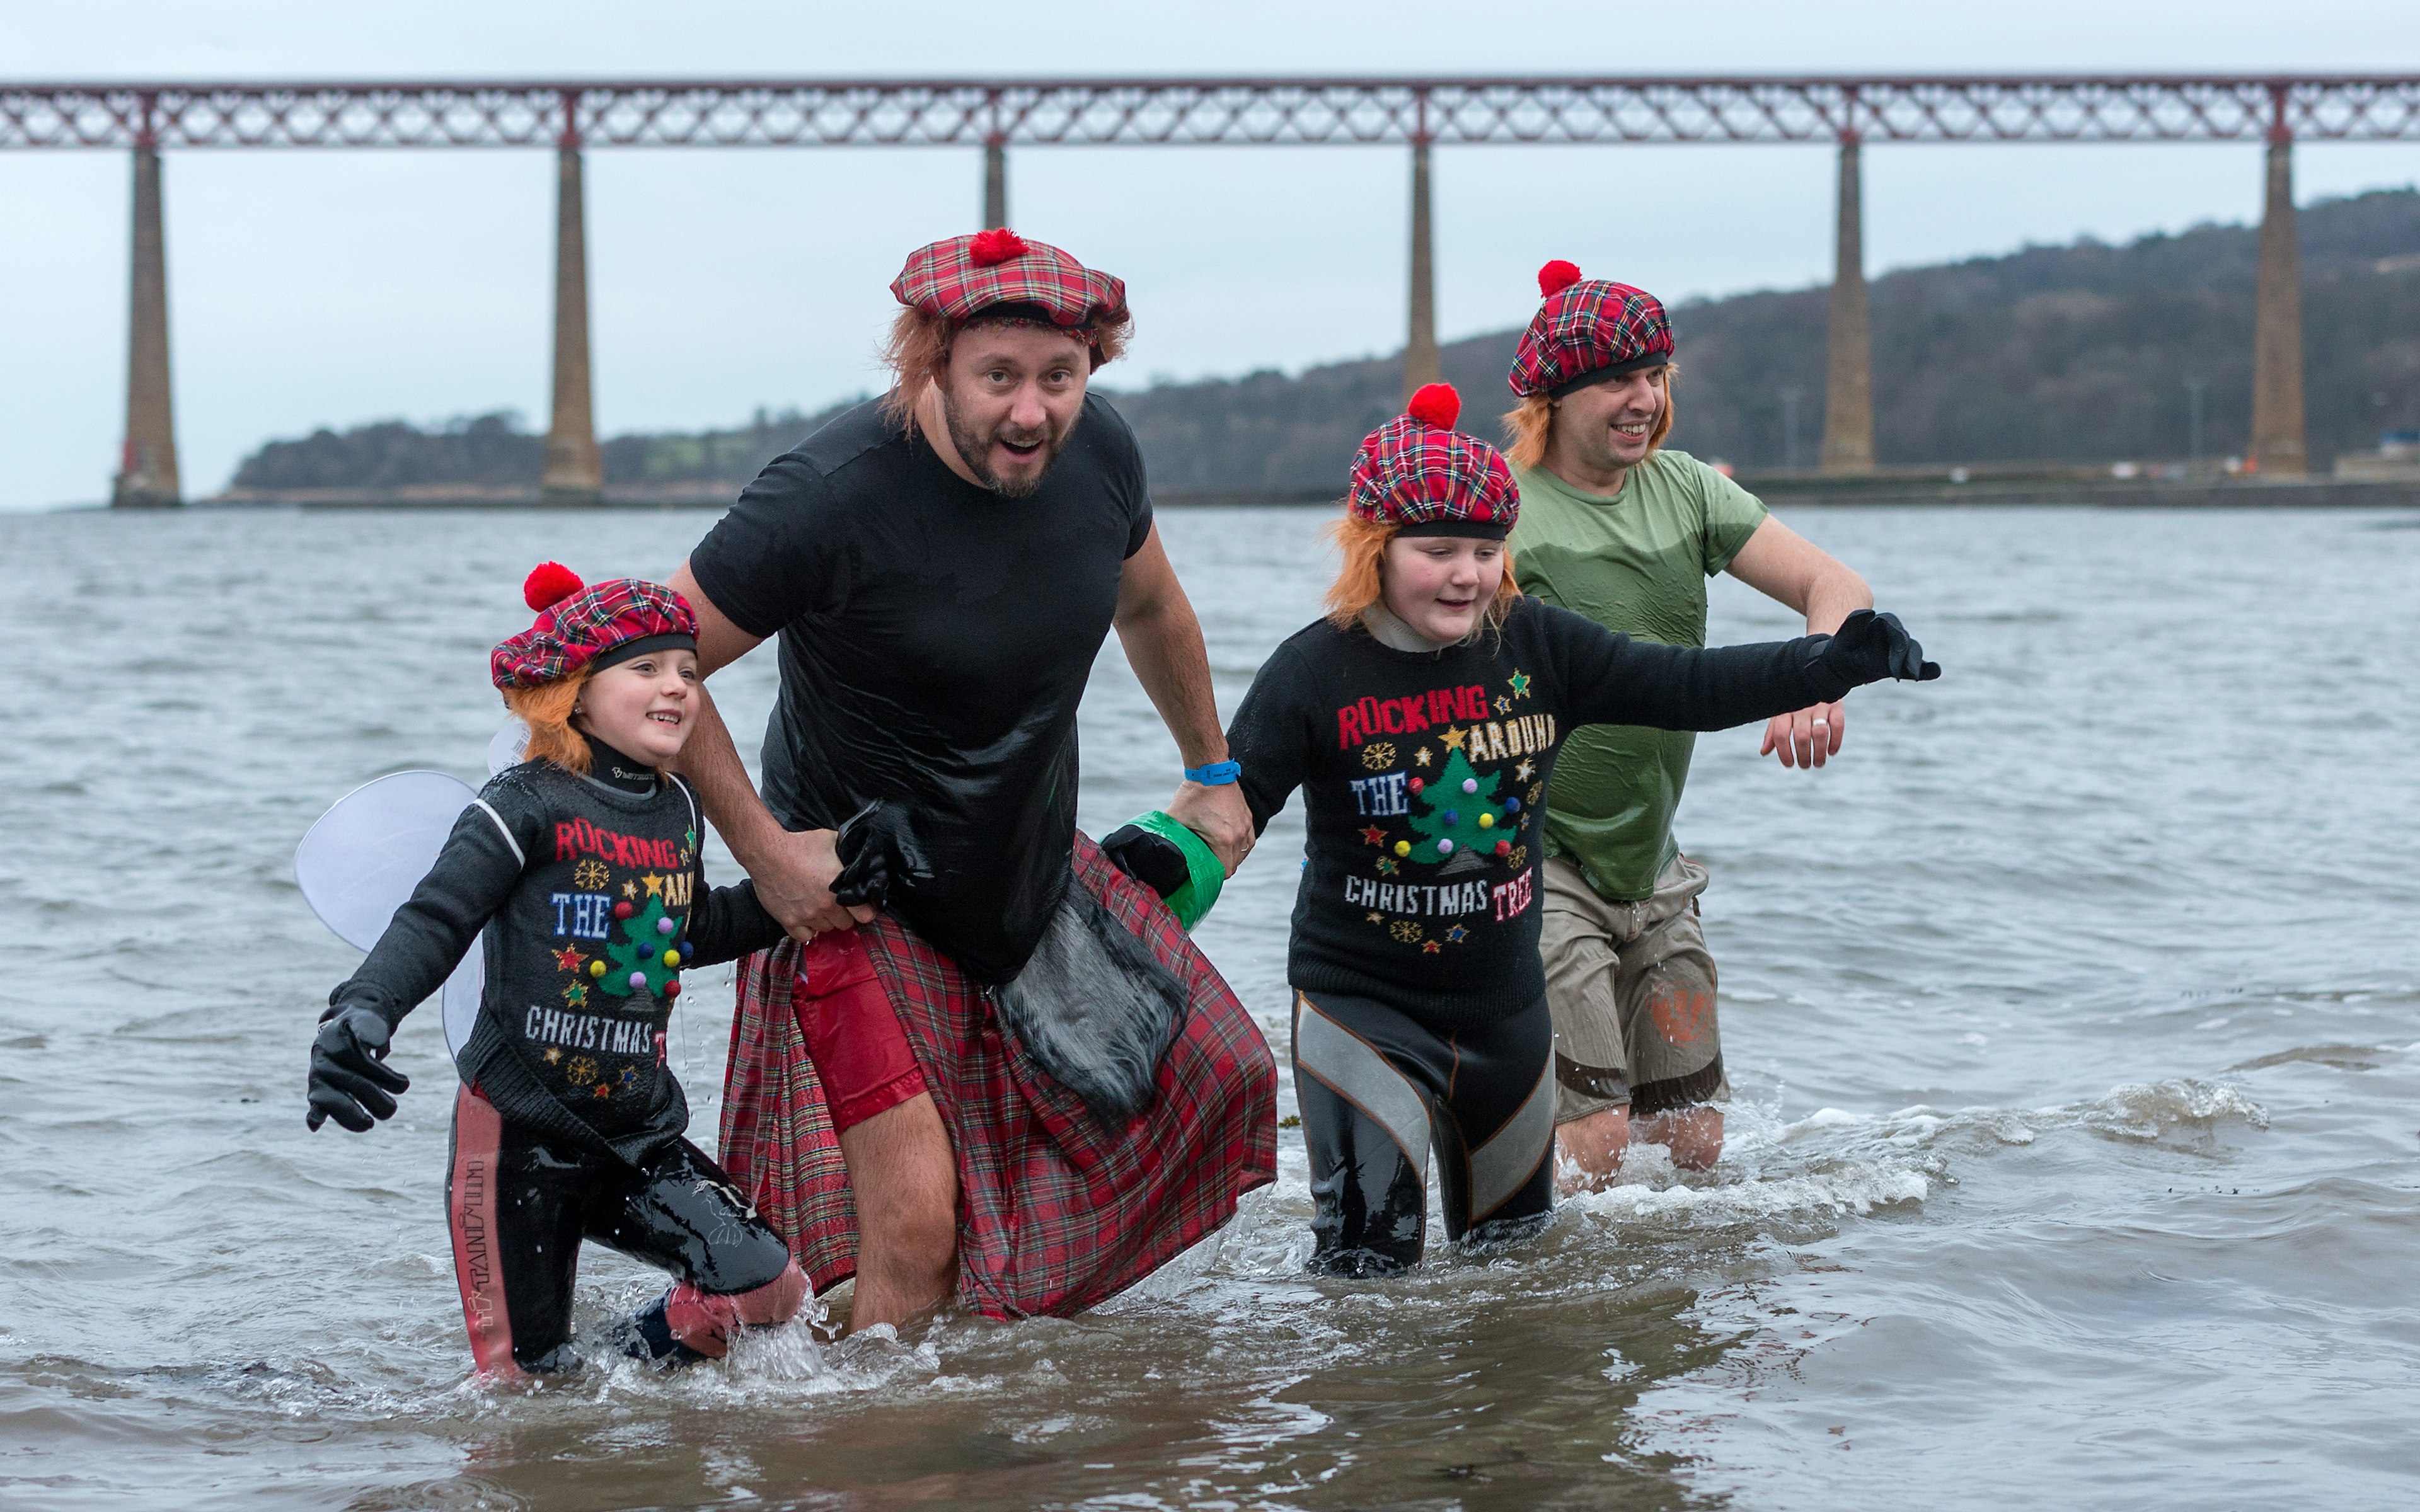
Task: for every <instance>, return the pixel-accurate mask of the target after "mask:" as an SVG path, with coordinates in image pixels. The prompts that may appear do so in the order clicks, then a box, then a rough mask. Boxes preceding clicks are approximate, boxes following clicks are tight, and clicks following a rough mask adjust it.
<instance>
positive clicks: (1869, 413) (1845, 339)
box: [1823, 130, 1874, 473]
mask: <svg viewBox="0 0 2420 1512" xmlns="http://www.w3.org/2000/svg"><path fill="white" fill-rule="evenodd" d="M1824 346H1825V351H1824V363H1823V365H1824V377H1823V471H1826V472H1847V473H1855V472H1871V471H1873V470H1874V348H1873V336H1872V334H1871V332H1870V330H1869V327H1868V325H1867V323H1866V211H1865V177H1864V170H1863V168H1862V166H1861V165H1860V162H1859V159H1858V143H1857V133H1856V131H1854V130H1850V131H1842V132H1841V133H1840V185H1839V200H1838V214H1837V218H1836V220H1835V223H1834V225H1833V236H1832V318H1831V322H1830V326H1829V328H1828V330H1827V332H1826V333H1825V336H1824Z"/></svg>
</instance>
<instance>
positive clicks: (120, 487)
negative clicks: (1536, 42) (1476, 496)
mask: <svg viewBox="0 0 2420 1512" xmlns="http://www.w3.org/2000/svg"><path fill="white" fill-rule="evenodd" d="M2298 140H2315V141H2338V142H2348V141H2349V142H2385V141H2400V142H2410V141H2420V77H2381V76H2361V75H2352V74H2326V75H2319V74H2313V75H2297V76H2290V77H2288V76H2277V77H2250V76H2222V75H2207V76H2185V75H2140V76H2114V75H2112V76H2101V75H2067V76H2040V77H1984V76H1974V77H1922V78H1917V77H1876V78H1850V77H1837V76H1824V77H1801V78H1783V77H1771V78H1682V77H1637V78H1577V77H1574V78H1550V77H1541V78H1328V79H1316V78H1300V79H1177V78H1161V79H1024V80H972V79H925V80H910V79H901V80H876V79H834V80H795V79H789V80H784V79H769V80H754V81H749V80H725V81H680V80H654V81H625V82H613V81H596V80H586V81H583V80H557V81H548V82H523V83H516V82H505V81H493V82H474V83H425V82H410V81H394V82H376V83H335V84H319V83H306V82H289V83H274V84H233V83H220V84H174V83H151V84H30V85H8V84H0V150H8V149H36V148H76V147H83V148H109V147H116V148H123V149H126V150H127V151H129V152H130V154H131V155H132V163H133V210H134V214H133V259H132V279H131V284H132V290H131V300H132V318H131V320H130V323H129V332H128V341H127V381H126V440H125V445H124V449H123V454H122V459H121V463H120V467H119V471H118V473H117V476H116V482H115V485H114V487H113V490H112V498H113V501H115V502H117V503H122V504H163V503H175V502H178V501H179V500H180V499H181V496H182V491H181V488H180V486H179V484H178V473H177V444H176V427H175V422H174V412H173V407H172V405H171V403H170V393H169V369H168V320H167V251H166V246H165V242H164V239H163V234H162V229H161V214H160V205H161V153H162V152H163V150H164V149H170V148H174V149H178V150H183V149H187V148H191V149H194V150H208V151H214V150H224V149H229V148H242V147H291V148H303V149H310V148H334V147H346V148H371V149H376V148H390V149H392V148H433V147H467V148H480V147H489V148H494V147H527V148H552V149H553V151H554V152H555V154H556V163H557V174H556V179H555V182H556V196H557V198H556V220H555V237H556V239H555V308H554V369H553V409H552V417H551V424H550V426H549V429H548V433H547V445H546V471H545V477H544V486H545V489H546V491H547V493H548V495H549V496H550V497H555V498H561V499H566V500H577V499H582V498H595V497H597V495H598V492H599V490H600V488H601V486H602V483H603V469H602V467H601V464H600V462H599V458H598V455H597V436H596V426H595V423H594V420H593V417H592V410H591V405H590V399H589V340H588V260H587V244H586V232H585V225H586V212H585V206H584V200H583V194H582V161H583V155H584V154H585V153H586V152H587V151H589V150H591V149H603V148H615V147H971V148H980V149H981V150H982V152H983V160H984V168H983V183H984V193H983V204H984V224H986V225H998V224H1002V223H1003V222H1004V221H1005V219H1006V207H1007V154H1008V149H1009V148H1010V147H1057V146H1134V147H1160V146H1218V145H1232V146H1249V147H1280V146H1293V147H1320V146H1338V145H1342V146H1371V145H1396V146H1402V147H1408V148H1409V149H1410V158H1411V164H1410V166H1411V185H1410V187H1411V247H1410V258H1411V280H1410V282H1411V298H1410V310H1409V330H1408V332H1407V336H1406V341H1405V347H1404V386H1405V389H1406V391H1407V392H1408V391H1409V390H1410V389H1411V388H1413V387H1416V386H1417V385H1419V384H1420V383H1423V382H1426V381H1429V380H1431V379H1433V378H1435V376H1436V372H1437V346H1436V330H1435V271H1434V267H1435V265H1434V261H1433V257H1432V253H1431V224H1432V220H1431V209H1430V193H1429V174H1430V155H1431V152H1432V149H1434V148H1435V147H1439V146H1451V147H1463V146H1471V147H1481V146H1549V145H1556V144H1592V145H1608V144H1619V143H1697V144H1713V143H1732V144H1757V143H1808V142H1823V143H1831V144H1833V145H1834V146H1835V147H1837V149H1838V158H1839V181H1838V188H1839V193H1838V225H1837V231H1836V243H1835V244H1836V249H1837V256H1836V262H1835V265H1834V276H1833V284H1832V302H1831V325H1830V337H1829V341H1830V349H1829V370H1828V375H1827V383H1826V389H1825V407H1824V423H1823V467H1824V469H1825V470H1826V471H1836V472H1856V471H1866V470H1869V469H1870V468H1871V467H1872V466H1873V461H1874V455H1873V403H1872V388H1871V374H1870V367H1871V358H1870V342H1869V336H1868V330H1867V319H1866V279H1865V258H1864V229H1863V227H1864V218H1863V211H1862V208H1861V189H1862V184H1863V166H1862V159H1861V153H1862V151H1863V148H1864V147H1865V145H1866V144H1868V143H1893V144H1896V143H1927V142H1935V143H1944V142H1946V143H1983V142H2073V143H2089V142H2137V143H2140V142H2243V143H2253V142H2257V143H2261V144H2264V145H2265V147H2266V162H2267V196H2266V201H2265V209H2264V214H2263V217H2262V221H2261V229H2260V261H2259V272H2258V278H2257V292H2256V296H2255V299H2256V303H2257V311H2256V318H2255V321H2254V332H2255V333H2254V342H2253V347H2254V351H2253V371H2254V378H2253V419H2252V443H2251V450H2252V454H2253V455H2254V456H2256V457H2257V459H2258V463H2259V466H2260V469H2261V471H2264V472H2267V473H2270V474H2284V475H2289V476H2290V475H2293V474H2297V473H2300V472H2302V471H2304V467H2305V462H2304V440H2303V371H2302V312H2301V296H2300V291H2299V280H2298V273H2297V269H2296V259H2295V238H2294V200H2293V146H2294V143H2295V142H2297V141H2298Z"/></svg>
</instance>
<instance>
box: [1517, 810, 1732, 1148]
mask: <svg viewBox="0 0 2420 1512" xmlns="http://www.w3.org/2000/svg"><path fill="white" fill-rule="evenodd" d="M1539 871H1540V872H1541V873H1542V874H1543V876H1544V883H1545V893H1546V896H1545V902H1544V931H1543V934H1542V937H1541V939H1540V940H1539V945H1538V950H1539V954H1540V955H1541V956H1542V957H1543V958H1544V964H1545V967H1546V1007H1547V1010H1548V1011H1549V1012H1551V1013H1552V1014H1553V1015H1554V1020H1555V1081H1556V1095H1555V1121H1556V1122H1557V1123H1569V1122H1571V1121H1572V1120H1574V1119H1585V1118H1587V1117H1588V1116H1589V1115H1590V1114H1591V1113H1597V1112H1601V1111H1603V1110H1604V1109H1606V1108H1610V1107H1619V1106H1621V1105H1622V1104H1624V1103H1627V1104H1629V1107H1630V1111H1631V1116H1632V1117H1634V1118H1640V1119H1645V1118H1652V1117H1653V1116H1654V1115H1656V1114H1658V1113H1665V1112H1668V1111H1670V1110H1671V1109H1673V1108H1679V1107H1687V1106H1689V1105H1690V1104H1692V1103H1712V1102H1721V1101H1723V1100H1725V1099H1728V1098H1729V1097H1730V1092H1731V1089H1730V1082H1729V1080H1727V1079H1726V1078H1725V1077H1724V1075H1723V1042H1722V1035H1721V1032H1720V1030H1719V1029H1718V1027H1717V1026H1716V1025H1715V1023H1714V956H1713V955H1712V954H1711V953H1709V952H1708V950H1707V949H1706V935H1705V931H1704V930H1703V929H1702V928H1701V927H1700V926H1699V920H1698V894H1699V893H1701V892H1703V891H1705V890H1706V869H1705V868H1704V867H1702V866H1699V864H1698V863H1697V862H1695V861H1692V860H1690V859H1689V858H1688V857H1686V856H1680V857H1677V858H1675V859H1674V860H1673V862H1672V864H1671V865H1669V866H1668V867H1666V868H1665V869H1664V871H1663V873H1662V874H1661V875H1659V876H1658V877H1656V879H1655V891H1654V894H1653V895H1652V896H1651V897H1649V898H1647V899H1645V900H1644V901H1642V902H1639V903H1611V902H1608V901H1606V899H1604V898H1602V897H1599V896H1598V895H1597V891H1596V889H1595V888H1593V887H1590V886H1589V885H1588V881H1587V879H1586V878H1585V877H1583V876H1582V875H1581V874H1580V869H1579V868H1578V867H1576V866H1575V865H1573V864H1572V863H1571V862H1570V861H1568V860H1565V859H1563V858H1562V857H1560V856H1550V857H1548V858H1547V859H1546V861H1545V862H1544V864H1543V865H1541V866H1540V867H1539Z"/></svg>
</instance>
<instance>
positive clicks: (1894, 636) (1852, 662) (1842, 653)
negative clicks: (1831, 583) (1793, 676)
mask: <svg viewBox="0 0 2420 1512" xmlns="http://www.w3.org/2000/svg"><path fill="white" fill-rule="evenodd" d="M1813 670H1814V671H1815V673H1816V675H1817V676H1819V677H1822V678H1826V679H1828V680H1830V681H1832V682H1833V683H1835V684H1836V685H1837V686H1838V687H1839V688H1840V690H1841V691H1842V692H1844V693H1845V692H1846V691H1847V690H1848V689H1850V688H1853V687H1865V686H1866V685H1867V684H1868V683H1879V682H1882V681H1883V680H1884V679H1885V678H1893V677H1895V678H1898V679H1899V680H1900V681H1901V682H1914V683H1929V682H1931V681H1932V680H1933V679H1934V678H1936V677H1938V676H1940V675H1941V667H1940V664H1939V663H1937V662H1930V661H1927V660H1925V659H1924V648H1923V647H1922V646H1920V645H1917V644H1916V637H1914V636H1912V635H1910V634H1908V633H1907V627H1906V626H1905V625H1901V624H1900V623H1899V616H1898V615H1896V614H1877V613H1875V612H1874V611H1873V610H1872V609H1858V610H1857V611H1855V612H1854V613H1853V614H1851V615H1850V616H1849V617H1848V618H1847V619H1845V620H1842V621H1841V622H1840V627H1839V628H1838V629H1837V630H1835V631H1833V632H1832V638H1831V640H1829V641H1828V642H1826V643H1825V645H1824V647H1823V650H1822V651H1821V652H1819V653H1817V654H1816V657H1815V665H1814V669H1813Z"/></svg>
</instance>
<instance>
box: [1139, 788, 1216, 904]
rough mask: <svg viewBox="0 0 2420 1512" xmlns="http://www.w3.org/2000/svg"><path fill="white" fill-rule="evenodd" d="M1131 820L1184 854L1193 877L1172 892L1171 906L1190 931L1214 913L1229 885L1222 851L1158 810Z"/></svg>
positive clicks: (1169, 902)
mask: <svg viewBox="0 0 2420 1512" xmlns="http://www.w3.org/2000/svg"><path fill="white" fill-rule="evenodd" d="M1128 823H1130V824H1132V825H1134V826H1135V827H1136V828H1138V829H1144V830H1149V831H1150V832H1151V833H1153V834H1155V835H1157V836H1158V837H1159V838H1160V839H1162V840H1164V841H1168V842H1169V843H1170V844H1171V845H1173V846H1175V847H1176V848H1177V850H1179V851H1180V852H1182V853H1184V856H1185V870H1186V872H1187V873H1188V874H1189V880H1188V881H1187V883H1186V884H1185V886H1183V887H1179V888H1177V889H1176V890H1175V891H1174V892H1172V893H1171V894H1169V897H1168V906H1169V907H1170V908H1171V909H1174V910H1175V911H1176V921H1177V922H1178V923H1180V924H1182V925H1184V926H1185V928H1186V931H1187V933H1191V932H1192V929H1193V926H1194V925H1196V924H1199V923H1200V922H1202V918H1203V917H1204V916H1205V915H1207V914H1208V913H1209V912H1210V905H1211V904H1212V903H1217V902H1218V889H1219V888H1220V887H1223V886H1225V884H1226V881H1227V869H1226V868H1225V867H1224V866H1222V865H1220V864H1219V861H1218V852H1216V851H1214V850H1212V849H1211V848H1210V842H1209V841H1206V840H1203V839H1202V837H1201V836H1199V835H1197V834H1195V833H1194V832H1193V831H1192V830H1190V829H1187V828H1186V827H1185V825H1182V824H1179V823H1178V822H1177V821H1175V820H1173V819H1171V818H1170V817H1169V816H1168V815H1167V814H1165V813H1162V812H1161V811H1160V810H1157V809H1154V810H1152V811H1151V812H1149V813H1144V814H1137V815H1135V817H1134V818H1133V819H1131V820H1129V821H1128Z"/></svg>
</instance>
